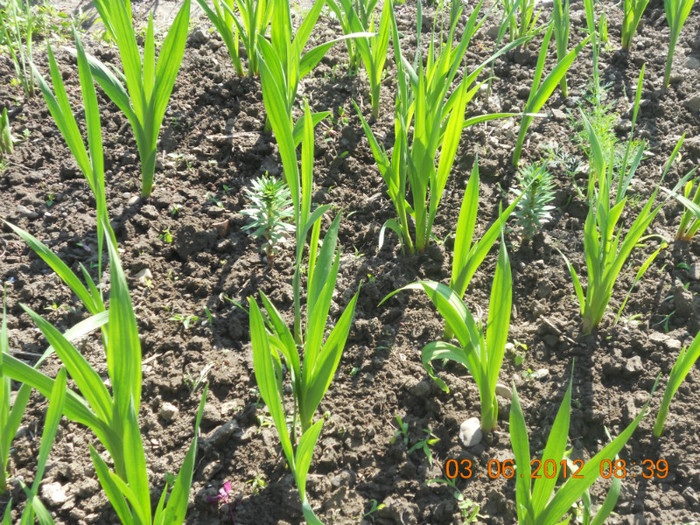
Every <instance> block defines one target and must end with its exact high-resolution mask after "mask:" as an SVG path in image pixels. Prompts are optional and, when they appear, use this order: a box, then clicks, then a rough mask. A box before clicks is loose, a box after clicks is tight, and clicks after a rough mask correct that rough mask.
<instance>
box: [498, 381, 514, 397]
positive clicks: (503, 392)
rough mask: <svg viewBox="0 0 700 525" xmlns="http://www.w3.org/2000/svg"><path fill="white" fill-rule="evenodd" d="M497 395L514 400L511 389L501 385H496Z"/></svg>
mask: <svg viewBox="0 0 700 525" xmlns="http://www.w3.org/2000/svg"><path fill="white" fill-rule="evenodd" d="M496 395H497V396H501V397H502V398H503V399H513V392H512V391H511V389H510V388H508V387H507V386H506V385H504V384H501V383H496Z"/></svg>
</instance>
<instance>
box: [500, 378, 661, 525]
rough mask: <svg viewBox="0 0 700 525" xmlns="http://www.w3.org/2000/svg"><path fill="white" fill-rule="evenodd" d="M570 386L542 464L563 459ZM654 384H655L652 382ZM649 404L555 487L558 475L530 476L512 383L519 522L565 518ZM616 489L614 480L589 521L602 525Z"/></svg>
mask: <svg viewBox="0 0 700 525" xmlns="http://www.w3.org/2000/svg"><path fill="white" fill-rule="evenodd" d="M657 383H658V380H657ZM571 387H572V381H571V380H570V381H569V387H568V388H567V390H566V394H565V395H564V400H563V401H562V403H561V406H560V407H559V411H558V412H557V416H556V418H555V419H554V423H553V424H552V429H551V431H550V433H549V437H548V438H547V445H546V446H545V448H544V451H543V452H542V465H546V464H547V462H554V465H555V467H556V468H558V467H559V465H560V464H561V463H562V462H563V461H565V459H564V458H565V456H566V443H567V438H568V436H569V422H570V418H571ZM655 388H656V384H655V385H654V389H655ZM653 392H654V390H652V394H653ZM648 407H649V401H647V402H646V404H645V405H644V407H643V408H642V411H641V412H640V413H639V415H638V416H637V417H636V418H635V419H634V420H633V421H632V423H630V424H629V425H628V426H627V428H625V430H623V431H622V432H621V433H620V435H619V436H618V437H617V438H615V439H614V440H612V441H611V443H609V444H608V445H607V446H606V447H604V448H603V450H601V451H600V452H598V453H597V454H596V455H595V456H593V457H592V458H591V459H590V460H588V461H587V462H586V463H585V464H584V465H583V466H582V468H581V469H580V470H579V471H578V473H577V474H575V475H571V476H570V477H569V479H567V481H566V482H565V483H564V484H563V485H561V486H560V487H559V488H558V489H556V483H557V477H558V476H552V477H551V478H550V477H547V476H542V477H539V478H536V479H535V481H534V483H533V481H532V479H531V478H532V469H531V460H530V457H531V456H530V441H529V439H528V435H527V427H526V425H525V416H524V415H523V410H522V407H521V404H520V398H519V397H518V392H517V390H516V388H515V385H513V401H512V403H511V406H510V442H511V445H512V447H513V454H514V455H515V464H516V467H515V474H514V477H515V497H516V508H517V512H518V523H519V524H521V525H556V524H558V523H566V522H568V521H569V520H567V519H566V515H567V513H568V512H569V511H570V509H571V506H572V505H573V504H574V503H576V502H577V501H578V500H579V499H580V498H581V497H585V496H586V491H587V489H588V488H589V487H590V486H591V485H593V484H594V483H595V482H596V480H597V479H598V477H599V476H600V473H601V463H602V462H603V461H606V460H607V461H612V460H614V459H615V456H616V455H617V454H618V453H619V452H620V450H622V447H624V446H625V444H626V443H627V441H628V440H629V438H630V437H631V436H632V434H633V433H634V431H635V430H636V428H637V427H638V426H639V423H640V422H641V421H642V419H643V418H644V415H645V414H646V411H647V409H648ZM550 464H551V463H550ZM615 489H616V487H615V484H613V487H611V490H610V492H609V493H608V497H607V498H606V499H605V502H604V503H603V505H602V507H601V508H600V509H599V511H598V514H597V515H596V517H595V518H594V519H593V520H592V521H589V523H591V524H592V525H602V523H604V522H605V520H606V519H607V517H608V516H609V515H610V513H611V512H612V511H613V508H614V507H615V503H616V502H617V496H618V494H619V484H618V485H617V490H615Z"/></svg>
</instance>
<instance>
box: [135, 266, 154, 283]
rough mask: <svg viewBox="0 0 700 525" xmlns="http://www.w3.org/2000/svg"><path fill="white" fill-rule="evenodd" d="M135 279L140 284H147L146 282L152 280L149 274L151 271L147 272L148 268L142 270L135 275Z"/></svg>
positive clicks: (151, 275)
mask: <svg viewBox="0 0 700 525" xmlns="http://www.w3.org/2000/svg"><path fill="white" fill-rule="evenodd" d="M136 278H137V279H138V280H139V282H140V283H141V284H147V283H148V281H150V280H152V279H153V274H152V273H151V270H149V269H148V268H144V269H143V270H141V271H140V272H139V273H137V274H136Z"/></svg>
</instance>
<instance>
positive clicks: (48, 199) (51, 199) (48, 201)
mask: <svg viewBox="0 0 700 525" xmlns="http://www.w3.org/2000/svg"><path fill="white" fill-rule="evenodd" d="M54 202H56V197H55V196H54V194H53V193H49V194H48V195H47V196H46V205H47V206H48V207H51V206H53V203H54Z"/></svg>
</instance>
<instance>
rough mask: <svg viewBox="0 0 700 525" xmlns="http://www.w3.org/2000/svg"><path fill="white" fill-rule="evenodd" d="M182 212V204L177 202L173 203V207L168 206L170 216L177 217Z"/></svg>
mask: <svg viewBox="0 0 700 525" xmlns="http://www.w3.org/2000/svg"><path fill="white" fill-rule="evenodd" d="M181 213H182V206H180V205H179V204H173V207H172V208H170V215H171V216H172V217H177V216H179V215H180V214H181Z"/></svg>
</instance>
